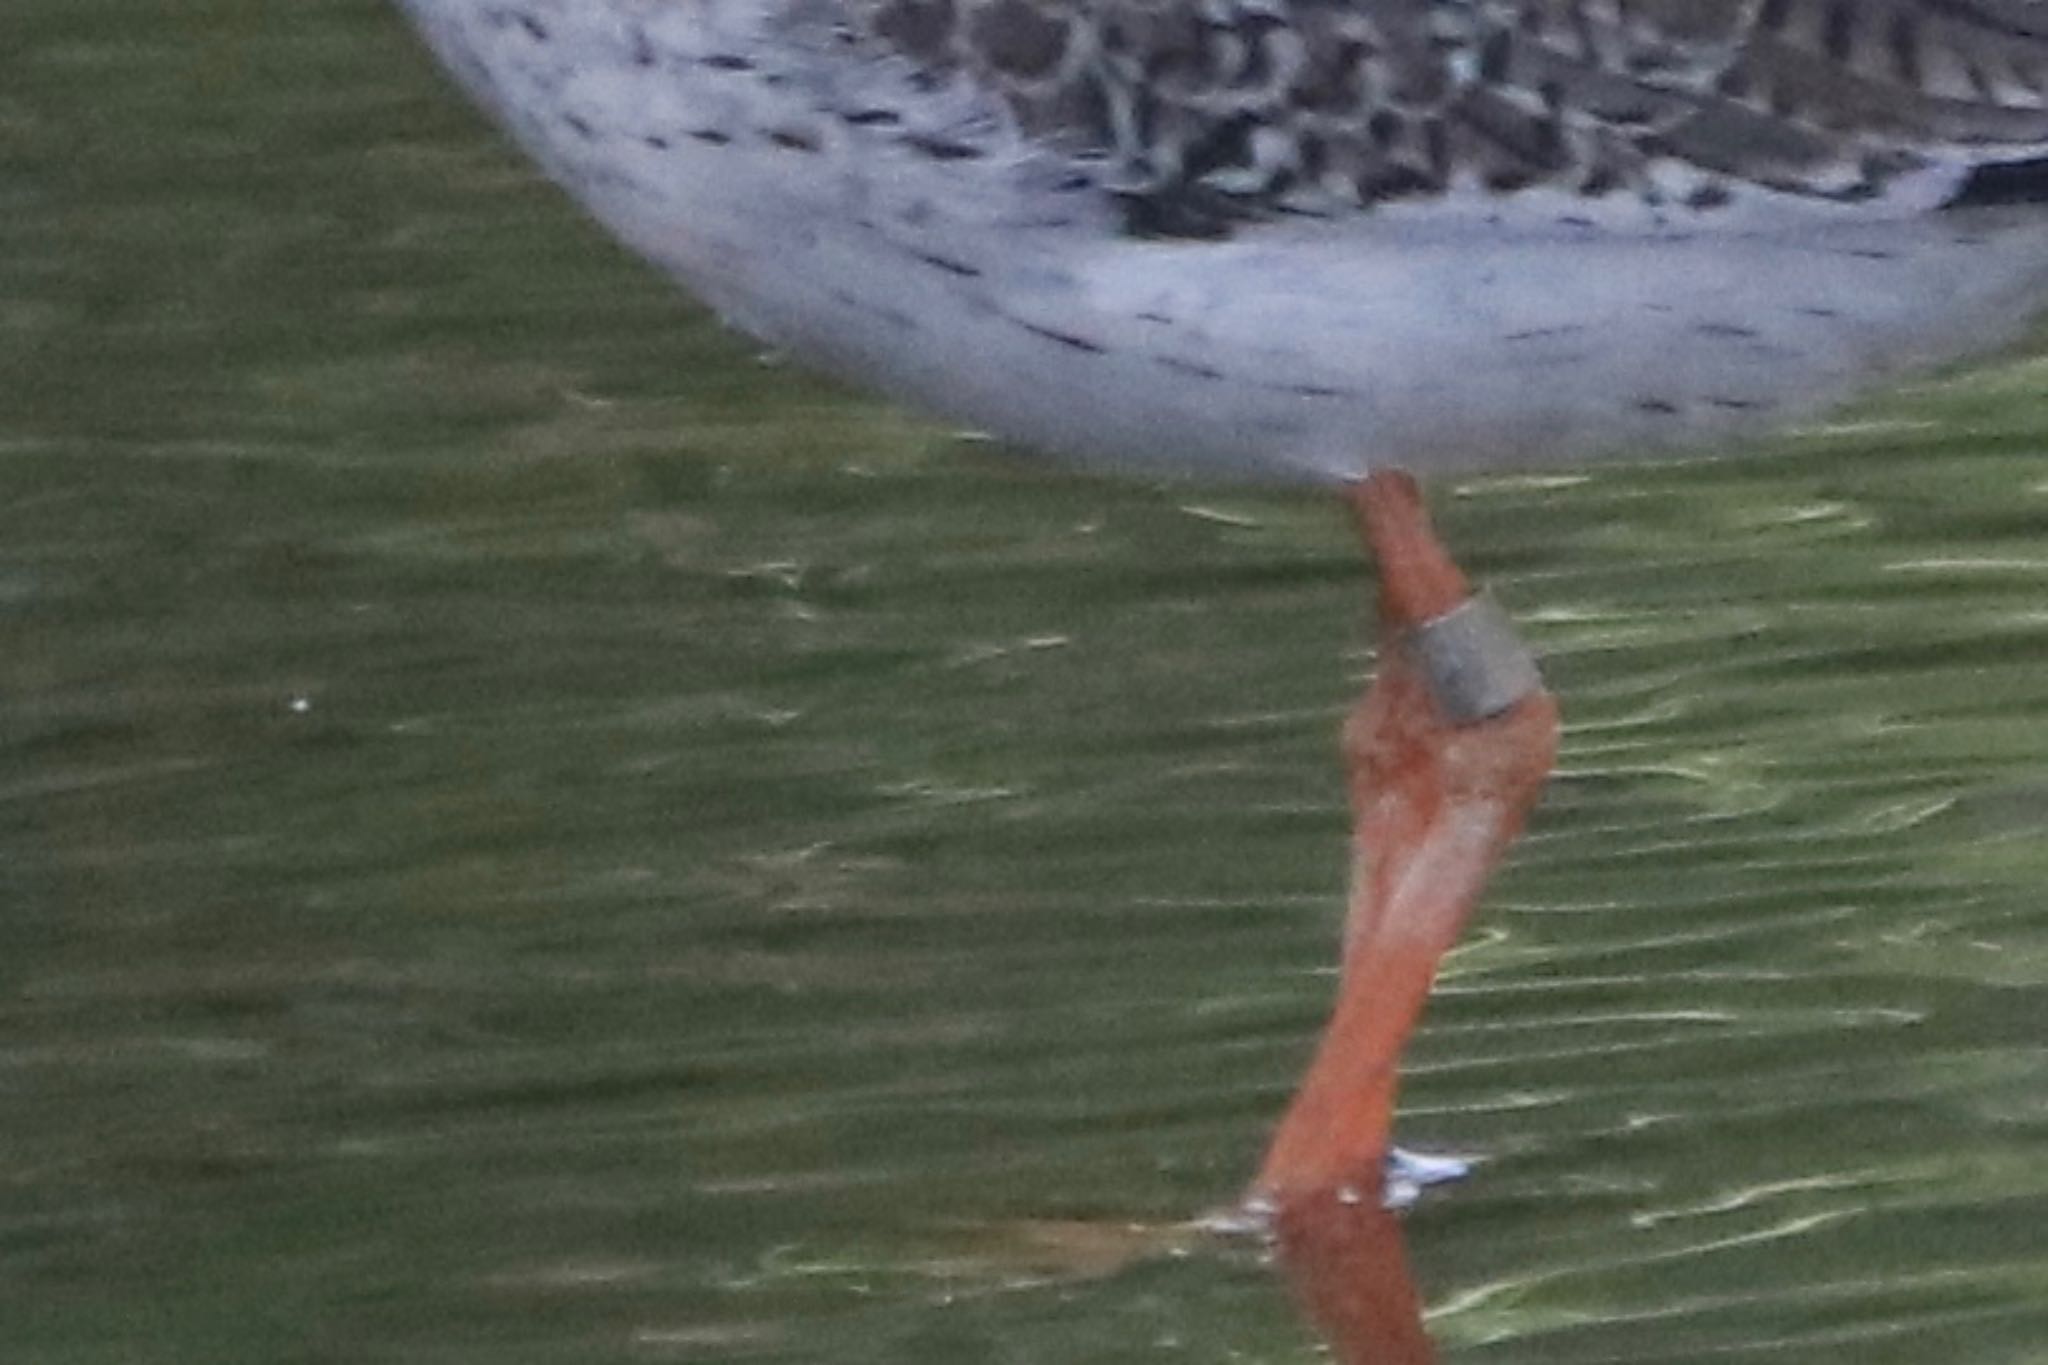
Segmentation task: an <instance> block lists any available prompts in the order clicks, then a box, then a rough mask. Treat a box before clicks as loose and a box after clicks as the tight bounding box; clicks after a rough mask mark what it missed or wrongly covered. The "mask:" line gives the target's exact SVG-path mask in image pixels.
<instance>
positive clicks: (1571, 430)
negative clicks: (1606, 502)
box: [407, 0, 2048, 479]
mask: <svg viewBox="0 0 2048 1365" xmlns="http://www.w3.org/2000/svg"><path fill="white" fill-rule="evenodd" d="M407 3H408V4H410V5H411V7H412V8H413V9H414V10H415V12H416V14H418V15H419V17H420V18H421V20H422V23H423V25H424V27H425V28H426V29H427V31H428V32H429V34H430V36H432V37H433V39H434V40H435V42H436V45H437V46H438V47H439V48H440V49H441V51H442V53H443V55H444V57H446V58H448V59H449V61H450V64H451V65H452V66H454V67H455V68H456V69H457V70H458V71H459V72H462V73H464V74H465V75H466V77H467V79H468V80H469V83H470V84H471V85H472V87H473V88H475V89H476V90H477V91H478V93H479V94H480V95H481V96H482V97H483V98H484V99H485V101H486V102H487V103H489V104H491V105H492V106H493V107H494V108H496V109H497V111H498V112H499V113H500V115H501V117H503V118H505V120H506V121H507V122H508V124H509V125H510V126H512V128H513V129H514V131H515V132H516V133H517V134H518V136H519V137H520V138H521V140H522V141H523V142H524V143H525V144H526V145H527V146H528V148H529V149H530V150H532V151H533V152H534V153H535V154H536V155H538V156H539V158H540V159H541V160H542V162H543V163H544V164H545V165H546V166H547V167H548V169H549V170H550V172H551V173H552V174H553V175H554V176H555V177H556V178H557V179H559V180H560V181H561V182H562V183H563V184H564V185H566V186H567V187H568V188H569V189H570V190H571V191H572V192H573V193H574V194H576V196H577V197H578V198H579V199H581V200H582V201H583V202H584V203H585V204H586V205H587V206H588V207H589V208H590V209H591V210H592V211H593V212H594V213H595V214H596V215H597V216H598V217H599V218H600V219H602V220H603V221H604V222H605V223H606V224H607V225H609V226H610V227H611V228H612V229H613V230H614V231H615V232H617V233H618V234H619V235H620V236H621V237H622V238H623V239H624V240H626V241H627V242H628V243H630V244H631V245H632V246H633V247H634V248H636V249H637V250H638V251H640V252H641V253H643V254H644V255H646V256H647V257H648V258H650V259H651V260H653V261H655V262H657V263H658V264H660V265H661V266H663V267H664V268H665V269H667V270H669V271H670V272H672V273H673V274H675V275H676V276H677V277H679V278H680V279H682V280H683V281H684V282H685V283H686V284H688V285H689V286H690V288H691V289H692V290H693V291H694V292H696V293H697V294H699V295H700V296H701V297H703V298H704V299H705V300H706V301H707V302H709V303H711V304H712V305H713V306H714V307H716V308H718V309H719V310H720V312H721V313H723V314H724V315H725V316H726V317H727V318H728V319H729V320H731V321H732V322H734V323H735V324H736V325H739V326H741V327H743V328H745V329H746V330H748V331H750V332H752V333H754V334H756V335H758V336H761V337H762V338H764V339H766V340H768V341H770V342H771V343H773V344H775V345H778V346H781V347H784V348H786V349H788V350H789V351H791V352H793V353H795V354H797V355H799V356H801V357H804V358H807V359H810V360H812V361H813V362H815V363H818V364H820V365H822V366H824V367H826V368H828V369H831V370H833V371H835V372H837V373H839V374H842V375H844V376H846V377H849V378H852V379H855V380H858V381H861V382H864V383H868V384H872V385H874V386H876V387H879V388H881V389H884V390H886V391H888V392H890V393H893V394H895V395H898V396H900V397H903V398H905V399H908V400H911V401H913V402H916V403H918V404H920V405H922V406H925V407H928V408H931V409H934V410H936V411H939V412H942V413H945V414H947V415H949V416H951V417H953V418H955V419H957V420H959V421H962V422H965V423H968V424H971V425H973V426H976V427H979V428H984V429H987V430H989V431H992V432H994V433H997V434H999V435H1001V436H1004V437H1006V438H1008V439H1011V440H1015V441H1019V442H1023V443H1026V444H1030V445H1035V446H1040V447H1044V448H1046V449H1050V450H1054V451H1058V452H1062V453H1066V454H1069V455H1073V456H1077V457H1081V458H1085V459H1090V460H1095V461H1100V462H1107V463H1113V464H1117V465H1121V466H1125V467H1139V468H1152V469H1158V470H1162V471H1164V470H1174V471H1181V470H1188V471H1194V472H1200V473H1207V474H1223V475H1241V476H1258V477H1297V478H1311V479H1313V478H1333V477H1343V476H1346V475H1352V474H1356V473H1359V472H1361V471H1363V470H1365V469H1367V468H1370V467H1371V466H1374V465H1378V464H1385V463H1394V464H1403V465H1407V466H1410V467H1414V468H1420V469H1431V468H1476V467H1486V466H1507V465H1526V464H1532V463H1541V462H1554V461H1557V460H1561V459H1565V458H1576V457H1581V456H1597V455H1635V454H1647V453H1652V452H1657V451H1667V450H1673V449H1682V448H1685V447H1687V446H1692V445H1698V444H1702V443H1705V442H1710V441H1715V440H1725V439H1726V438H1727V437H1728V436H1729V435H1731V434H1735V433H1741V432H1745V431H1754V430H1759V429H1764V428H1768V427H1770V426H1773V425H1782V424H1783V423H1785V422H1787V421H1789V420H1792V419H1794V418H1796V417H1798V416H1800V415H1802V414H1805V413H1808V412H1811V411H1813V410H1814V409H1816V408H1818V407H1821V406H1824V405H1826V404H1829V403H1832V402H1835V401H1838V400H1840V399H1841V398H1843V397H1845V396H1847V395H1848V394H1850V393H1852V392H1853V391H1854V390H1855V389H1856V388H1857V387H1858V386H1859V385H1861V384H1866V383H1868V382H1869V381H1871V380H1872V379H1873V378H1876V377H1879V376H1882V375H1884V374H1888V373H1893V372H1896V371H1897V370H1899V369H1901V368H1903V367H1907V366H1911V365H1917V364H1925V363H1928V362H1931V361H1937V360H1940V359H1943V358H1945V357H1949V356H1953V355H1955V354H1958V353H1960V352H1964V351H1968V350H1971V349H1982V348H1985V347H1988V346H1992V345H1996V344H1998V343H1999V342H2000V341H2002V340H2004V339H2006V338H2008V337H2010V336H2011V335H2012V333H2013V332H2014V331H2015V330H2016V329H2017V328H2018V327H2020V326H2021V325H2022V324H2023V323H2024V321H2025V320H2026V319H2027V317H2028V316H2029V315H2030V314H2031V313H2032V312H2033V311H2034V310H2035V309H2036V308H2037V306H2038V305H2039V304H2040V303H2041V301H2042V298H2043V294H2044V291H2048V222H2043V221H2041V219H2039V218H2037V217H2033V216H2028V215H2026V214H2020V213H2014V212H2012V211H2001V212H1998V213H1993V212H1991V211H1979V212H1977V213H1975V214H1974V215H1967V214H1924V215H1919V216H1912V217H1900V218H1896V219H1890V220H1881V221H1860V220H1855V219H1851V218H1848V217H1843V218H1839V219H1831V218H1826V217H1816V218H1814V219H1811V220H1808V221H1802V222H1795V223H1781V224H1776V225H1771V226H1760V227H1758V228H1757V229H1755V230H1753V231H1750V232H1746V233H1745V232H1733V231H1728V230H1722V231H1717V232H1713V233H1699V234H1688V233H1685V232H1682V231H1675V230H1666V229H1656V230H1651V229H1637V230H1620V231H1617V230H1611V229H1607V228H1601V227H1594V226H1590V225H1585V224H1578V223H1573V222H1571V221H1565V219H1568V217H1569V215H1560V217H1557V218H1545V217H1543V216H1541V215H1533V216H1532V215H1527V214H1524V215H1522V216H1520V217H1518V218H1517V219H1516V220H1515V221H1514V222H1512V223H1503V222H1497V221H1491V220H1489V219H1487V218H1486V217H1484V216H1482V215H1476V214H1470V213H1463V212H1457V211H1440V212H1433V213H1414V214H1402V213H1388V214H1380V215H1373V216H1358V217H1354V218H1352V219H1349V220H1345V221H1342V222H1337V221H1331V220H1318V219H1308V220H1287V221H1280V222H1274V223H1269V224H1263V225H1254V226H1248V227H1245V228H1243V229H1241V230H1239V231H1238V232H1237V233H1236V234H1235V235H1234V236H1233V237H1232V238H1231V239H1230V240H1227V241H1165V240H1144V239H1138V238H1134V237H1131V236H1129V235H1126V234H1124V233H1122V232H1121V231H1120V230H1119V227H1118V224H1117V223H1116V222H1115V221H1114V218H1113V216H1112V215H1111V214H1110V213H1109V211H1108V209H1107V207H1106V205H1105V204H1103V203H1102V202H1100V197H1099V196H1087V195H1077V194H1072V193H1068V194H1060V193H1055V192H1053V191H1051V190H1047V189H1044V188H1043V187H1042V186H1041V185H1040V184H1039V179H1040V177H1039V176H1038V175H1037V173H1036V171H1035V169H1034V168H1032V167H1030V166H1028V165H1025V164H1023V163H1022V161H1021V160H1013V161H1012V162H1010V163H1009V164H1003V163H1002V162H1001V160H1000V158H984V159H981V160H975V161H958V160H945V159H933V158H929V157H921V156H917V155H914V154H907V153H905V152H903V151H902V150H901V149H900V148H899V147H896V146H894V145H885V144H884V143H882V142H881V141H879V140H875V139H871V138H866V137H864V135H863V130H861V129H860V128H858V127H848V126H846V125H845V124H844V123H843V122H841V121H838V120H835V119H834V118H833V117H831V116H829V115H825V114H821V113H820V108H819V105H820V102H819V99H818V96H817V92H816V91H815V90H813V89H809V88H807V87H806V84H805V81H804V80H803V79H801V78H788V77H785V78H780V79H776V80H771V79H767V78H766V77H765V76H764V73H763V72H762V71H761V70H759V69H733V68H731V67H730V66H726V65H720V64H719V58H720V57H721V56H722V55H723V54H724V53H725V52H726V50H727V49H728V48H730V49H734V50H736V51H737V50H741V49H744V47H745V45H746V44H747V43H748V42H750V41H757V39H755V38H754V37H753V36H751V35H750V32H749V30H748V25H749V24H751V23H753V22H755V21H757V20H758V18H759V14H760V11H759V9H758V7H756V6H754V5H752V4H749V3H745V2H744V0H705V3H702V4H698V5H691V6H684V7H677V6H675V5H667V6H660V7H657V6H653V5H648V4H641V3H635V0H611V3H609V4H606V5H601V6H596V7H594V8H593V7H590V6H588V5H585V6H577V5H566V4H561V3H557V2H556V0H530V3H528V4H526V5H523V6H521V7H520V13H521V16H522V17H523V18H524V19H526V20H527V21H528V22H529V23H531V24H533V25H536V26H538V27H540V28H543V29H545V31H546V34H545V37H544V38H542V37H536V36H535V34H534V33H533V32H532V31H530V30H529V28H528V27H527V26H526V25H525V24H523V23H521V22H519V21H516V20H515V21H513V22H510V23H507V22H505V20H504V18H503V13H504V7H502V6H491V5H485V4H483V3H482V2H481V0H407ZM493 12H494V13H496V15H497V17H496V18H495V19H489V20H487V19H486V18H485V15H486V14H487V13H493ZM722 25H723V26H729V27H730V28H731V30H732V31H731V32H727V31H726V27H722ZM650 47H651V48H652V51H653V54H654V57H655V58H656V59H654V60H649V52H648V50H647V49H649V48H650ZM685 67H687V68H688V77H687V78H685V77H684V76H682V75H679V74H678V72H679V70H681V69H682V68H685ZM799 74H800V75H801V69H800V67H799ZM949 98H951V97H949Z"/></svg>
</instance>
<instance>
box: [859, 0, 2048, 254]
mask: <svg viewBox="0 0 2048 1365" xmlns="http://www.w3.org/2000/svg"><path fill="white" fill-rule="evenodd" d="M846 3H847V4H848V5H849V6H850V7H851V9H852V11H853V13H854V14H855V16H856V19H857V21H858V23H859V24H860V25H861V27H862V28H863V29H864V31H865V32H866V33H867V34H868V35H869V37H870V38H871V39H873V40H876V41H879V42H881V43H882V44H884V45H885V46H887V47H888V48H890V49H892V50H893V51H895V52H897V53H900V54H901V55H903V56H905V57H907V58H909V59H910V60H911V61H912V62H913V63H914V64H915V65H916V66H917V67H918V68H919V69H920V70H922V71H924V72H926V73H929V74H930V75H931V76H932V77H934V78H943V77H944V76H946V75H947V74H949V73H953V72H964V73H966V74H967V75H969V76H970V77H972V78H973V79H974V80H976V81H977V82H978V83H979V84H981V85H983V86H984V87H986V88H988V89H990V90H992V91H994V92H996V93H997V94H998V95H999V96H1000V97H1001V99H1002V100H1003V102H1004V103H1005V104H1006V105H1007V106H1008V108H1009V110H1010V111H1011V113H1012V114H1013V115H1014V116H1015V118H1016V120H1017V122H1018V124H1019V126H1020V127H1021V128H1022V129H1023V131H1024V132H1026V133H1027V134H1029V135H1032V136H1036V137H1039V138H1041V139H1044V140H1048V141H1050V142H1051V143H1053V144H1054V145H1056V146H1058V147H1061V148H1063V149H1065V150H1067V151H1068V152H1070V153H1071V154H1073V155H1076V156H1079V157H1083V158H1088V159H1091V160H1093V161H1094V162H1096V163H1097V164H1098V167H1099V178H1100V180H1101V181H1102V183H1104V184H1105V185H1107V186H1108V187H1109V188H1110V189H1111V190H1112V191H1113V192H1114V193H1115V194H1116V195H1117V196H1118V199H1119V202H1120V203H1122V204H1123V205H1124V209H1125V220H1126V223H1127V224H1128V226H1129V227H1130V230H1131V231H1133V232H1136V233H1140V234H1151V235H1167V236H1182V235H1186V236H1208V235H1214V234H1215V233H1217V232H1219V231H1225V232H1227V231H1228V230H1229V225H1230V223H1231V222H1232V221H1233V220H1234V219H1236V218H1240V217H1243V216H1244V215H1246V214H1263V213H1269V212H1274V211H1283V210H1293V211H1305V212H1327V211H1331V210H1332V209H1334V208H1339V207H1343V206H1347V205H1348V206H1351V207H1360V206H1363V207H1371V206H1373V205H1377V204H1382V203H1388V202H1392V201H1398V200H1404V199H1417V198H1425V199H1426V198H1430V197H1434V196H1439V195H1443V194H1445V193H1448V192H1450V191H1451V190H1453V189H1455V188H1457V187H1459V186H1468V185H1469V186H1477V187H1481V188H1483V189H1485V190H1486V191H1489V192H1491V193H1493V194H1495V195H1499V196H1513V195H1517V194H1520V193H1523V192H1525V191H1530V190H1536V189H1552V190H1563V191H1566V192H1567V193H1571V194H1574V195H1577V196H1579V197H1581V198H1583V199H1585V200H1588V201H1597V200H1606V199H1611V198H1613V197H1615V196H1619V195H1630V196H1633V197H1635V198H1637V199H1639V200H1641V201H1643V202H1645V203H1647V204H1650V205H1652V206H1662V207H1665V208H1668V209H1670V210H1671V211H1674V212H1684V213H1687V214H1692V215H1700V216H1710V215H1713V214H1715V213H1717V212H1719V211H1720V210H1722V209H1724V208H1726V207H1727V206H1729V205H1730V204H1732V203H1734V202H1735V201H1736V200H1738V199H1740V198H1742V197H1743V196H1744V195H1745V194H1749V193H1754V192H1759V191H1767V192H1771V193H1776V194H1783V195H1791V196H1798V197H1808V198H1816V199H1829V200H1835V201H1840V202H1847V203H1855V202H1859V201H1862V200H1866V199H1873V198H1880V197H1882V196H1884V195H1886V194H1887V193H1890V192H1891V190H1892V188H1893V187H1894V186H1895V185H1897V184H1899V183H1900V182H1901V181H1902V180H1903V179H1904V178H1905V177H1908V176H1910V175H1912V174H1913V173H1915V172H1917V171H1921V170H1924V169H1927V168H1929V167H1930V166H1934V165H1937V164H1941V165H1954V166H1958V167H1962V166H1967V165H1969V164H1971V163H1993V162H1998V161H2008V160H2018V159H2023V158H2026V157H2030V156H2048V3H2043V2H2042V0H846ZM1958 174H1960V172H1958ZM2033 183H2034V182H2033V180H2032V179H2030V178H2026V177H2005V178H2001V177H2000V176H1998V175H1995V174H1990V173H1986V174H1985V176H1984V177H1983V178H1981V179H1980V180H1979V181H1977V182H1973V184H1975V185H1976V189H1975V190H1973V191H1972V192H1973V193H1977V194H1982V195H1998V194H2008V195H2009V194H2011V193H2013V192H2015V190H2017V189H2018V188H2019V187H2020V186H2021V185H2022V184H2025V185H2026V186H2028V187H2029V188H2028V190H2027V193H2028V195H2029V197H2031V195H2032V193H2033V191H2032V190H2031V186H2032V184H2033Z"/></svg>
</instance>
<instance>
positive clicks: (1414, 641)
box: [1404, 593, 1543, 725]
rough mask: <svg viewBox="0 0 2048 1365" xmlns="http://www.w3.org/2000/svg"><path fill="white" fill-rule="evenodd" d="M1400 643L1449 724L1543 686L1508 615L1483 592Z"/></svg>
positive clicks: (1494, 710) (1487, 713) (1478, 716)
mask: <svg viewBox="0 0 2048 1365" xmlns="http://www.w3.org/2000/svg"><path fill="white" fill-rule="evenodd" d="M1404 643H1405V644H1406V647H1407V648H1408V649H1410V650H1412V651H1413V652H1414V657H1415V660H1416V662H1417V663H1419V664H1420V665H1421V666H1422V673H1423V676H1424V677H1426V678H1428V679H1429V690H1430V694H1431V695H1432V696H1433V697H1434V698H1435V699H1436V704H1437V705H1438V706H1440V707H1442V708H1443V711H1444V714H1445V715H1446V716H1447V717H1449V718H1450V721H1451V723H1452V724H1454V725H1472V724H1476V723H1477V722H1479V721H1482V720H1486V719H1488V718H1489V717H1492V716H1497V715H1499V714H1500V713H1501V712H1503V711H1505V710H1507V709H1508V708H1509V707H1511V706H1513V705H1514V704H1515V703H1516V702H1518V701H1520V700H1521V699H1522V698H1524V697H1526V696H1528V695H1529V694H1530V693H1532V692H1535V691H1538V690H1539V689H1541V688H1542V686H1543V675H1542V674H1541V673H1539V672H1537V670H1536V656H1535V655H1533V654H1531V653H1530V652H1529V647H1528V646H1527V645H1525V644H1523V643H1522V637H1521V636H1520V635H1518V634H1516V633H1515V627H1514V623H1513V622H1512V621H1510V620H1509V619H1508V615H1507V613H1506V612H1504V611H1502V610H1501V609H1500V605H1499V604H1498V603H1496V602H1495V601H1494V600H1493V599H1492V598H1491V597H1488V596H1486V595H1485V594H1483V593H1482V594H1476V595H1474V596H1472V597H1468V598H1466V599H1465V600H1464V601H1463V602H1460V603H1459V604H1458V605H1457V606H1455V607H1452V608H1451V609H1450V610H1449V611H1447V612H1445V613H1444V614H1443V615H1442V616H1438V617H1434V618H1432V619H1431V620H1428V621H1424V622H1423V623H1422V624H1421V625H1419V626H1417V627H1415V629H1414V630H1412V631H1410V632H1408V636H1407V639H1406V641H1405V642H1404Z"/></svg>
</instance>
